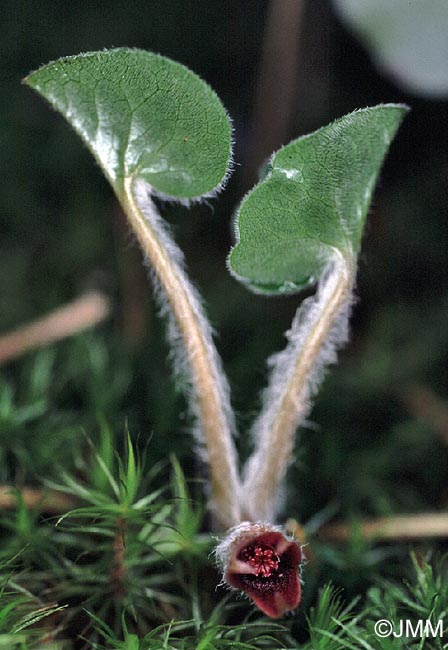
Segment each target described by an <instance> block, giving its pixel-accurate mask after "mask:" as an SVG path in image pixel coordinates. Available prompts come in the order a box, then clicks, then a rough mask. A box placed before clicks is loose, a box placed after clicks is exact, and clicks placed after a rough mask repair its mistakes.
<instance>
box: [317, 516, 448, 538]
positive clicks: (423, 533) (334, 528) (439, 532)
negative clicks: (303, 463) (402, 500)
mask: <svg viewBox="0 0 448 650" xmlns="http://www.w3.org/2000/svg"><path fill="white" fill-rule="evenodd" d="M357 531H359V532H360V534H361V536H362V538H363V539H366V540H369V539H371V540H375V541H377V542H389V541H391V542H392V541H395V542H400V541H407V540H418V539H431V538H435V537H438V538H447V539H448V513H445V512H428V513H424V514H416V515H397V516H395V517H380V518H379V519H365V520H364V521H362V522H360V523H359V525H357V524H356V523H350V522H348V523H347V522H341V523H335V524H325V525H324V526H322V527H321V528H320V529H319V530H318V531H317V533H316V535H315V539H317V540H319V541H320V542H348V541H349V540H350V539H352V538H353V534H354V533H355V534H356V532H357Z"/></svg>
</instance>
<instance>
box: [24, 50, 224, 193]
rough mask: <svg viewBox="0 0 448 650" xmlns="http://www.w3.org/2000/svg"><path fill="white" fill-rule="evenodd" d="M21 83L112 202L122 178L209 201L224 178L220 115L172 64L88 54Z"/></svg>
mask: <svg viewBox="0 0 448 650" xmlns="http://www.w3.org/2000/svg"><path fill="white" fill-rule="evenodd" d="M25 83H26V84H28V85H29V86H31V87H32V88H34V89H35V90H37V91H38V92H39V93H40V94H41V95H43V96H44V97H45V98H46V99H47V100H48V101H49V102H50V104H51V105H52V106H53V107H54V108H56V109H57V110H58V111H59V112H60V113H62V115H64V117H65V118H66V119H67V120H68V121H69V122H70V123H71V124H72V126H73V127H74V128H75V129H76V131H77V132H78V133H79V134H80V135H81V137H82V138H83V140H84V142H85V143H86V144H87V146H88V147H89V149H90V150H91V151H92V153H93V154H94V156H95V157H96V159H97V160H98V162H99V163H100V165H101V167H102V168H103V170H104V172H105V174H106V176H107V177H108V179H109V181H110V182H111V183H112V185H113V186H114V188H115V191H116V192H117V194H118V196H121V194H122V192H123V178H124V177H127V176H133V177H135V178H140V179H143V180H145V181H146V182H147V183H149V185H150V186H151V187H152V188H153V190H155V191H156V192H158V193H161V194H165V195H168V196H169V197H172V198H179V199H191V198H197V197H200V196H203V195H206V194H208V193H211V192H213V191H214V189H215V188H217V187H218V186H219V185H220V184H221V183H222V181H223V179H224V178H225V176H226V173H227V165H228V159H229V155H230V149H231V127H230V123H229V120H228V117H227V115H226V112H225V109H224V107H223V106H222V104H221V102H220V101H219V99H218V97H217V96H216V95H215V93H214V92H213V91H212V90H211V88H209V86H208V85H207V84H206V83H205V82H204V81H202V80H201V79H200V78H199V77H198V76H197V75H195V74H194V73H193V72H191V71H190V70H188V69H187V68H186V67H184V66H183V65H181V64H179V63H176V62H174V61H171V60H170V59H167V58H165V57H163V56H160V55H158V54H154V53H151V52H145V51H143V50H132V49H124V48H123V49H115V50H109V51H107V50H106V51H103V52H90V53H86V54H81V55H77V56H72V57H66V58H63V59H60V60H58V61H54V62H52V63H49V64H48V65H45V66H43V67H42V68H40V69H39V70H37V71H36V72H33V73H31V74H30V75H29V76H28V77H27V78H26V79H25Z"/></svg>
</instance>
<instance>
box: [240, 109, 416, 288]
mask: <svg viewBox="0 0 448 650" xmlns="http://www.w3.org/2000/svg"><path fill="white" fill-rule="evenodd" d="M406 111H407V108H406V107H405V106H403V105H399V104H384V105H379V106H375V107H373V108H365V109H361V110H358V111H355V112H354V113H350V114H349V115H346V116H344V117H342V118H340V119H338V120H336V121H335V122H333V123H332V124H329V125H328V126H325V127H323V128H321V129H319V130H318V131H315V132H314V133H311V134H310V135H307V136H304V137H301V138H299V139H297V140H294V141H293V142H291V143H290V144H288V145H287V146H285V147H284V148H283V149H280V150H279V151H278V152H277V153H276V154H274V155H273V157H272V159H271V162H270V165H269V169H268V173H267V175H266V177H265V178H264V179H263V180H262V181H261V182H260V183H259V184H258V185H257V186H256V187H255V188H254V189H253V190H252V191H251V192H249V194H248V195H247V196H246V197H245V199H244V200H243V202H242V204H241V206H240V208H239V210H238V213H237V219H236V239H237V244H236V246H235V247H234V249H233V250H232V252H231V254H230V257H229V267H230V270H231V272H232V273H233V274H234V275H235V276H236V277H237V278H238V279H239V280H241V281H242V282H243V283H245V284H246V285H247V286H248V287H249V288H250V289H252V290H253V291H255V292H258V293H267V294H278V293H294V292H296V291H299V290H301V289H302V288H304V287H306V286H308V285H310V284H313V283H314V282H315V281H316V280H317V279H318V278H319V276H320V275H321V273H322V272H323V270H324V268H325V267H326V266H327V265H328V264H329V263H330V261H331V260H332V259H334V258H335V256H339V257H340V256H341V255H342V256H343V257H344V258H345V259H346V260H347V263H348V264H352V263H353V261H354V258H355V257H356V255H357V253H358V250H359V246H360V242H361V236H362V231H363V227H364V223H365V219H366V214H367V211H368V208H369V205H370V201H371V197H372V192H373V189H374V187H375V183H376V180H377V177H378V173H379V171H380V168H381V164H382V162H383V160H384V157H385V155H386V153H387V150H388V148H389V145H390V142H391V141H392V139H393V137H394V135H395V132H396V130H397V128H398V126H399V125H400V122H401V120H402V119H403V117H404V115H405V113H406Z"/></svg>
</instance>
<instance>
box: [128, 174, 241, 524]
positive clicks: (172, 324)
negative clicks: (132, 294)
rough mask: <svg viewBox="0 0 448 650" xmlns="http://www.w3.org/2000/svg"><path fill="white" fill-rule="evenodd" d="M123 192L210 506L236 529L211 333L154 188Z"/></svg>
mask: <svg viewBox="0 0 448 650" xmlns="http://www.w3.org/2000/svg"><path fill="white" fill-rule="evenodd" d="M124 189H125V198H124V199H123V201H122V203H123V208H124V210H125V212H126V215H127V217H128V219H129V221H130V224H131V226H132V229H133V231H134V233H135V235H136V236H137V239H138V241H139V243H140V245H141V247H142V249H143V251H144V253H145V256H146V257H147V259H148V261H149V263H150V266H151V271H152V275H153V278H154V279H156V282H155V286H156V289H157V290H156V294H157V297H158V301H159V304H160V309H161V312H162V313H163V314H166V315H167V316H168V320H169V325H168V335H169V338H170V343H171V348H172V354H173V359H174V368H175V371H176V374H177V375H178V376H179V375H180V376H181V377H184V376H187V377H189V379H190V382H189V384H190V387H191V389H190V390H188V392H187V397H188V402H189V405H190V408H191V410H192V413H193V414H194V416H195V418H196V426H195V436H196V439H197V440H198V441H199V443H200V445H201V450H202V451H201V453H202V455H203V457H204V459H205V461H206V463H207V465H208V470H209V478H210V484H211V508H212V511H213V513H214V515H215V518H216V520H217V521H218V522H219V524H220V525H221V526H224V527H230V526H234V525H235V524H238V523H239V522H240V520H241V516H240V508H239V494H240V482H239V477H238V471H237V459H236V451H235V446H234V443H233V439H232V435H233V434H234V432H235V422H234V416H233V412H232V409H231V405H230V397H229V387H228V383H227V380H226V378H225V375H224V373H223V370H222V366H221V362H220V359H219V357H218V354H217V351H216V348H215V345H214V343H213V336H212V329H211V326H210V324H209V322H208V320H207V318H206V316H205V314H204V311H203V308H202V305H201V302H200V299H199V297H198V294H197V292H196V290H195V289H194V287H193V286H192V285H191V283H190V281H189V280H188V278H187V275H186V273H185V271H184V269H183V255H182V253H181V251H180V249H179V248H178V247H177V245H176V244H175V242H174V241H173V240H172V238H171V236H170V234H169V232H168V229H167V228H166V225H165V224H164V222H163V220H162V219H161V217H160V215H159V214H158V212H157V209H156V206H155V205H154V203H153V201H152V199H151V188H150V187H149V186H148V185H147V184H146V183H145V182H144V181H142V180H135V181H134V180H133V179H132V178H125V180H124Z"/></svg>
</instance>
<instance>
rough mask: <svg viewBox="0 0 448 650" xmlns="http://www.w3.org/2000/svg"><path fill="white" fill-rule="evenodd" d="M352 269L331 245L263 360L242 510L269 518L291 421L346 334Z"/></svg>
mask: <svg viewBox="0 0 448 650" xmlns="http://www.w3.org/2000/svg"><path fill="white" fill-rule="evenodd" d="M353 282H354V270H353V269H352V268H351V265H350V262H349V261H348V260H347V259H346V258H345V257H342V255H341V254H339V253H338V252H337V251H335V256H334V258H333V260H332V261H331V263H330V264H329V265H328V266H327V267H326V269H325V271H324V273H323V274H322V276H321V278H320V281H319V284H318V288H317V291H316V294H315V296H312V297H311V298H307V299H306V300H304V302H303V303H302V304H301V305H300V307H299V309H298V310H297V312H296V315H295V317H294V320H293V322H292V326H291V329H290V330H289V331H288V332H287V333H286V337H287V339H288V344H287V346H286V348H285V350H283V351H282V352H280V353H277V354H275V355H273V356H272V357H271V359H270V360H269V361H268V365H269V366H270V376H269V384H268V387H267V388H266V389H265V390H264V392H263V394H262V401H263V405H262V409H261V411H260V414H259V416H258V417H257V418H256V420H255V422H254V424H253V427H252V434H253V437H254V445H255V450H254V452H253V454H252V455H251V456H250V458H249V459H248V461H247V463H246V466H245V469H244V480H243V488H242V490H243V491H242V495H248V499H247V500H246V501H245V503H244V504H242V508H244V509H243V516H246V517H248V518H249V519H251V520H252V521H257V520H259V519H261V520H267V521H274V520H275V514H276V511H277V510H278V507H279V505H280V500H281V499H280V488H281V485H282V483H283V480H284V477H285V474H286V470H287V468H288V464H289V462H290V459H291V456H292V452H293V449H294V438H295V433H296V430H297V427H298V426H299V425H300V424H301V423H303V421H304V419H305V418H306V417H307V415H308V414H309V411H310V409H311V398H312V396H313V395H314V394H315V393H316V391H317V388H318V386H319V383H320V381H321V380H322V378H323V375H324V370H325V367H326V366H327V365H329V364H331V363H334V362H335V361H336V352H337V350H338V348H340V347H341V346H342V345H343V344H344V343H345V342H346V341H347V339H348V319H349V315H350V308H351V304H352V288H353Z"/></svg>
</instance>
